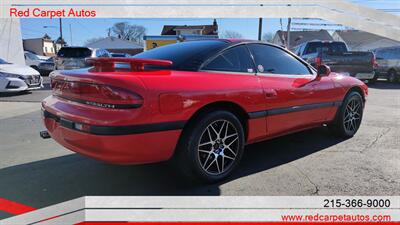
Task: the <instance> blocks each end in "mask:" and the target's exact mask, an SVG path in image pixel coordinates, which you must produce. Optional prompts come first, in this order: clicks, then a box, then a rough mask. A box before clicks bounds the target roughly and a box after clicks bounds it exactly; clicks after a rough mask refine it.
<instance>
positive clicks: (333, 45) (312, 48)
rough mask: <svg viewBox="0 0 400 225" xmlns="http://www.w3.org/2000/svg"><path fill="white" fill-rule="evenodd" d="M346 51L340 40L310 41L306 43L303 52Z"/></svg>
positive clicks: (332, 52)
mask: <svg viewBox="0 0 400 225" xmlns="http://www.w3.org/2000/svg"><path fill="white" fill-rule="evenodd" d="M346 51H347V48H346V45H345V44H344V43H342V42H311V43H309V44H308V46H307V49H306V52H305V54H311V53H317V52H321V53H328V54H336V53H343V52H346Z"/></svg>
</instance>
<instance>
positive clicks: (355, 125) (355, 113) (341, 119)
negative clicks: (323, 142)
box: [329, 91, 364, 138]
mask: <svg viewBox="0 0 400 225" xmlns="http://www.w3.org/2000/svg"><path fill="white" fill-rule="evenodd" d="M351 109H354V110H351ZM363 111H364V101H363V98H362V97H361V95H360V94H359V93H358V92H355V91H354V92H350V93H349V94H347V96H346V97H345V99H344V101H343V103H342V105H341V106H340V108H339V109H338V111H337V114H336V118H335V121H334V122H333V123H332V124H330V126H329V128H330V130H331V131H332V132H333V134H334V135H336V136H338V137H342V138H351V137H353V136H354V135H355V134H356V133H357V131H358V129H359V128H360V125H361V121H362V117H363ZM349 120H350V122H349Z"/></svg>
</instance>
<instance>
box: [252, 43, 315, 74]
mask: <svg viewBox="0 0 400 225" xmlns="http://www.w3.org/2000/svg"><path fill="white" fill-rule="evenodd" d="M248 46H249V49H250V51H251V53H252V54H253V56H254V59H255V62H256V66H257V69H258V71H259V72H261V73H272V74H290V75H304V74H311V71H310V69H309V68H308V67H307V66H306V65H305V64H304V63H303V62H301V61H299V60H298V59H297V58H295V57H293V56H292V55H290V54H289V53H287V52H286V51H284V50H282V49H280V48H277V47H274V46H270V45H263V44H250V45H248Z"/></svg>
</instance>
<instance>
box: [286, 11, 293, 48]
mask: <svg viewBox="0 0 400 225" xmlns="http://www.w3.org/2000/svg"><path fill="white" fill-rule="evenodd" d="M291 23H292V18H288V24H287V35H286V48H287V49H289V48H290V24H291Z"/></svg>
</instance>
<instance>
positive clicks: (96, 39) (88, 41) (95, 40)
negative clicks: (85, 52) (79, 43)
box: [85, 37, 104, 46]
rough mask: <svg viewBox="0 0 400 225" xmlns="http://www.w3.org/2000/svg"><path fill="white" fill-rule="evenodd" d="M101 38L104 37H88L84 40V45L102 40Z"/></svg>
mask: <svg viewBox="0 0 400 225" xmlns="http://www.w3.org/2000/svg"><path fill="white" fill-rule="evenodd" d="M103 39H104V38H103V37H97V38H90V39H87V40H86V41H85V46H88V45H90V44H93V43H95V42H98V41H100V40H103Z"/></svg>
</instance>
